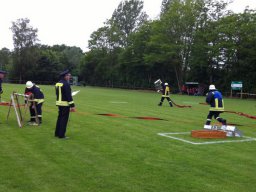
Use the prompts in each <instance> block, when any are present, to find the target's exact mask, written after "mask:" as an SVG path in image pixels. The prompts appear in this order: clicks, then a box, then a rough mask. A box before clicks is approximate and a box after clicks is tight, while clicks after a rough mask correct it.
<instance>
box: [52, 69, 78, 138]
mask: <svg viewBox="0 0 256 192" xmlns="http://www.w3.org/2000/svg"><path fill="white" fill-rule="evenodd" d="M70 78H71V74H70V72H69V70H66V71H63V72H62V73H60V81H59V82H58V83H56V84H55V89H56V96H57V100H56V106H58V108H59V114H58V119H57V123H56V129H55V137H58V138H60V139H67V138H68V137H66V135H65V134H66V128H67V123H68V119H69V112H70V111H71V112H74V111H75V104H74V101H73V98H72V93H71V87H70V85H69V80H70Z"/></svg>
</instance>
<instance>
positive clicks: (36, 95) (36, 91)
mask: <svg viewBox="0 0 256 192" xmlns="http://www.w3.org/2000/svg"><path fill="white" fill-rule="evenodd" d="M31 93H32V94H33V101H35V102H37V103H38V104H39V103H43V102H44V94H43V92H42V91H41V89H40V88H39V87H38V86H37V85H34V86H33V87H32V88H30V89H28V88H26V89H25V95H30V94H31Z"/></svg>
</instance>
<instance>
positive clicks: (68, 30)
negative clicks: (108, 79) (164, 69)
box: [0, 0, 256, 51]
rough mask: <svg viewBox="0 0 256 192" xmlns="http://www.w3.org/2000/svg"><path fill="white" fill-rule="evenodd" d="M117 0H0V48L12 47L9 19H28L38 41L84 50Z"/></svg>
mask: <svg viewBox="0 0 256 192" xmlns="http://www.w3.org/2000/svg"><path fill="white" fill-rule="evenodd" d="M233 1H234V2H233V3H232V4H230V6H229V9H231V10H233V11H234V12H235V13H239V12H243V10H244V9H245V7H246V6H249V8H251V9H256V0H233ZM120 2H121V0H0V49H2V48H3V47H6V48H8V49H10V50H12V49H13V40H12V35H13V34H12V31H11V30H10V27H11V26H12V22H16V21H17V19H20V18H28V19H30V25H31V26H32V27H33V28H37V29H38V33H37V34H38V39H39V40H40V42H39V43H41V44H44V45H50V46H52V45H56V44H65V45H67V46H77V47H80V48H81V49H82V50H83V51H86V50H88V48H87V46H88V40H89V39H90V35H91V34H92V33H93V32H94V31H96V30H97V29H98V28H100V27H102V26H104V22H105V21H106V20H107V19H110V18H111V16H112V13H113V12H114V10H115V9H116V8H117V7H118V5H119V3H120ZM161 3H162V0H144V11H145V12H146V13H147V14H148V15H149V17H150V18H151V19H155V18H157V16H158V15H159V13H160V8H161Z"/></svg>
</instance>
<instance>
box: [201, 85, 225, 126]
mask: <svg viewBox="0 0 256 192" xmlns="http://www.w3.org/2000/svg"><path fill="white" fill-rule="evenodd" d="M206 103H208V104H209V105H210V109H209V114H208V116H207V120H206V123H205V124H206V125H210V124H211V120H212V117H214V118H215V119H216V120H217V121H219V122H220V123H222V125H227V121H226V120H225V119H223V118H221V117H220V116H219V115H220V113H222V112H224V102H223V98H222V94H221V93H220V92H219V91H218V90H217V89H216V88H215V85H210V86H209V92H208V93H207V95H206Z"/></svg>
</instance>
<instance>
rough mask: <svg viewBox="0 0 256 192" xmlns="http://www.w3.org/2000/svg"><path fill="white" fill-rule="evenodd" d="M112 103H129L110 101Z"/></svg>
mask: <svg viewBox="0 0 256 192" xmlns="http://www.w3.org/2000/svg"><path fill="white" fill-rule="evenodd" d="M110 103H128V102H126V101H110Z"/></svg>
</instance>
